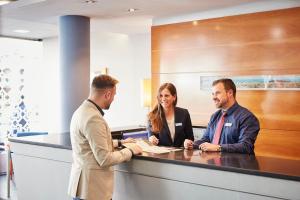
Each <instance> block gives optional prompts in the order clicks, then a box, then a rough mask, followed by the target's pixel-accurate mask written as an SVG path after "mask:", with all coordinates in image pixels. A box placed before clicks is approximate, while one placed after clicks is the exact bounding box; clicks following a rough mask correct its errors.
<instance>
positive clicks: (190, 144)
mask: <svg viewBox="0 0 300 200" xmlns="http://www.w3.org/2000/svg"><path fill="white" fill-rule="evenodd" d="M193 144H194V142H193V141H192V140H188V139H185V140H184V143H183V146H184V148H185V149H193Z"/></svg>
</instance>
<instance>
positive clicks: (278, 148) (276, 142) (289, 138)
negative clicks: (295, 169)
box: [255, 129, 300, 160]
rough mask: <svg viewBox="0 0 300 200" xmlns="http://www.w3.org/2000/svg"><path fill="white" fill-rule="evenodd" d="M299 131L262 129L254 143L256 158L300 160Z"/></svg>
mask: <svg viewBox="0 0 300 200" xmlns="http://www.w3.org/2000/svg"><path fill="white" fill-rule="evenodd" d="M299 138H300V131H286V130H268V129H262V130H261V131H260V133H259V134H258V137H257V140H256V143H255V154H256V155H257V156H271V157H280V158H288V159H295V160H300V140H299Z"/></svg>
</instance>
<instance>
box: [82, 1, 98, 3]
mask: <svg viewBox="0 0 300 200" xmlns="http://www.w3.org/2000/svg"><path fill="white" fill-rule="evenodd" d="M84 3H97V1H96V0H85V1H84Z"/></svg>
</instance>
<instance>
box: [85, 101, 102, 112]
mask: <svg viewBox="0 0 300 200" xmlns="http://www.w3.org/2000/svg"><path fill="white" fill-rule="evenodd" d="M88 101H89V102H91V103H92V104H94V105H95V106H96V108H97V109H98V110H99V112H100V114H101V115H102V116H104V112H103V110H102V109H101V108H100V107H99V106H98V105H97V104H96V103H95V102H93V101H92V100H90V99H88Z"/></svg>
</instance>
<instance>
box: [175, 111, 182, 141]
mask: <svg viewBox="0 0 300 200" xmlns="http://www.w3.org/2000/svg"><path fill="white" fill-rule="evenodd" d="M174 118H175V119H174V121H175V135H174V143H175V141H176V139H177V137H178V132H179V128H180V126H176V124H178V123H181V122H180V118H179V115H178V109H177V108H176V107H175V112H174Z"/></svg>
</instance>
